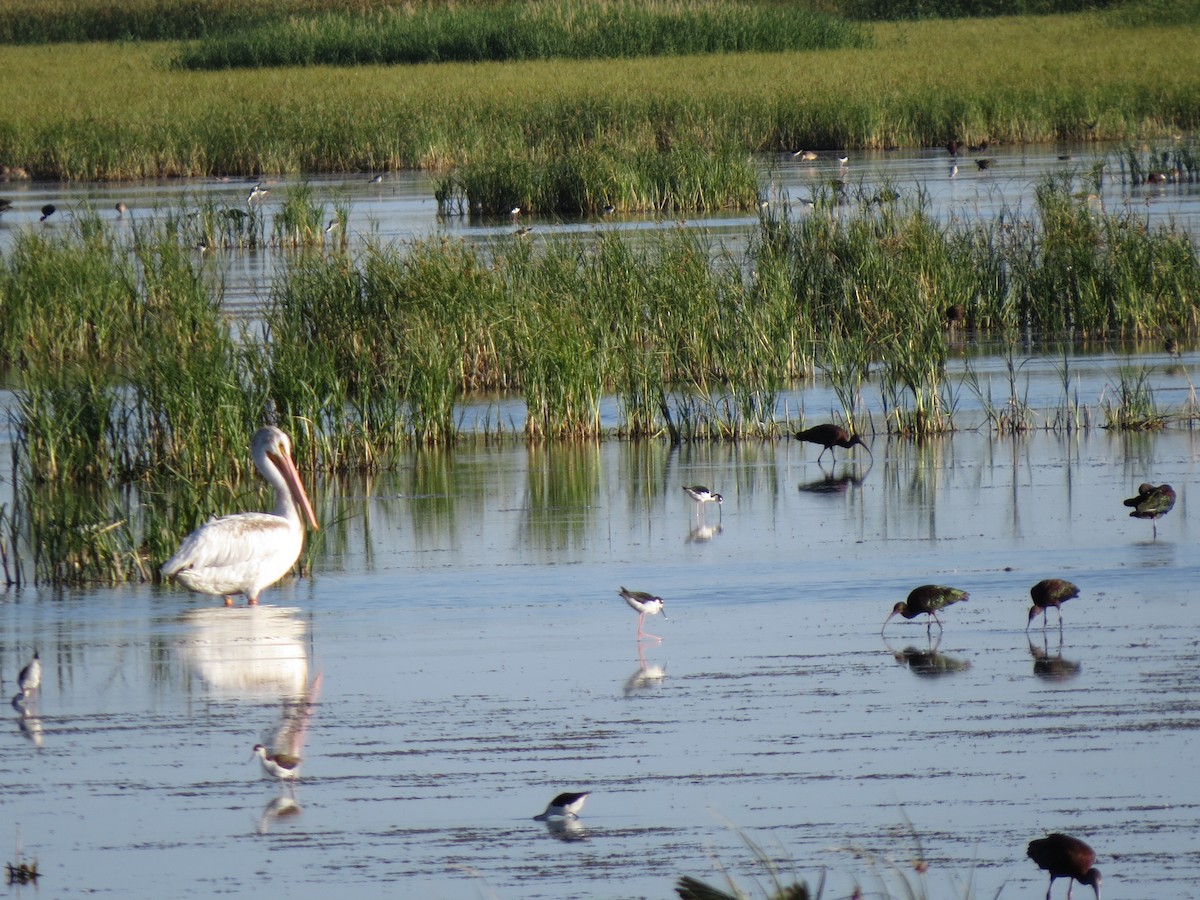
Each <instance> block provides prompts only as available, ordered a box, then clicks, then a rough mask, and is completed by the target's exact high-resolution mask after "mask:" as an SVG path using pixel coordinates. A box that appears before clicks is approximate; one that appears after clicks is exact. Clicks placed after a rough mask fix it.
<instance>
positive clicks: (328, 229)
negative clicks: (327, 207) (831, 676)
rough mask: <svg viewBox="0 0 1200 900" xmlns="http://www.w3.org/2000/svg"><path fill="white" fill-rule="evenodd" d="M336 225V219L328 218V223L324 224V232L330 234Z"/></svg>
mask: <svg viewBox="0 0 1200 900" xmlns="http://www.w3.org/2000/svg"><path fill="white" fill-rule="evenodd" d="M337 227H338V220H337V219H330V220H329V224H328V225H326V226H325V233H326V234H331V233H332V232H333V231H334V230H335V229H336V228H337Z"/></svg>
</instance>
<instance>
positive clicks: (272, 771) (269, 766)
mask: <svg viewBox="0 0 1200 900" xmlns="http://www.w3.org/2000/svg"><path fill="white" fill-rule="evenodd" d="M254 755H255V756H257V757H258V761H259V762H260V763H262V767H263V771H264V772H266V773H267V774H268V775H270V776H271V777H272V778H278V779H279V780H280V781H291V782H295V780H296V779H297V778H299V777H300V757H298V756H289V755H288V754H287V753H271V752H270V751H268V750H267V748H266V747H264V746H263V745H262V744H255V745H254Z"/></svg>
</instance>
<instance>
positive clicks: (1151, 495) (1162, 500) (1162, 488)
mask: <svg viewBox="0 0 1200 900" xmlns="http://www.w3.org/2000/svg"><path fill="white" fill-rule="evenodd" d="M1125 505H1126V506H1132V507H1133V512H1131V513H1130V514H1129V515H1131V516H1132V517H1133V518H1135V519H1149V520H1150V524H1151V525H1152V526H1153V528H1154V537H1155V538H1157V537H1158V523H1157V522H1156V521H1155V520H1156V519H1161V518H1162V517H1163V516H1165V515H1166V514H1167V513H1169V512H1170V511H1171V510H1172V509H1173V508H1174V507H1175V489H1174V488H1173V487H1171V486H1170V485H1169V484H1159V485H1153V484H1150V483H1148V482H1143V483H1142V484H1140V485H1138V493H1137V496H1136V497H1130V498H1129V499H1128V500H1126V501H1125Z"/></svg>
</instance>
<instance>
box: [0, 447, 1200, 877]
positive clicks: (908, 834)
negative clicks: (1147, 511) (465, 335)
mask: <svg viewBox="0 0 1200 900" xmlns="http://www.w3.org/2000/svg"><path fill="white" fill-rule="evenodd" d="M872 448H873V450H874V463H873V464H869V462H870V461H869V459H868V458H867V457H865V456H863V457H862V458H861V460H854V459H852V458H851V457H849V456H848V455H847V456H846V462H842V459H841V456H839V462H838V464H837V466H836V467H833V466H830V465H829V461H828V455H827V456H826V460H825V463H826V464H825V466H824V468H822V467H820V466H818V465H817V464H816V463H815V462H814V460H815V458H816V454H817V450H816V449H815V448H813V447H811V446H808V445H803V446H802V445H799V444H797V443H795V442H786V443H785V442H778V443H771V442H766V443H749V442H747V443H744V444H741V445H738V446H720V445H719V446H702V447H688V448H683V449H682V450H677V451H672V450H671V449H670V448H669V447H667V446H665V445H652V446H630V445H627V444H622V443H616V442H611V443H604V444H600V445H598V446H589V447H585V448H576V449H570V448H555V449H552V450H549V451H543V450H529V449H527V448H525V447H514V448H510V449H503V448H497V449H491V450H472V451H461V452H458V453H453V454H447V455H444V456H435V457H421V458H419V459H418V458H414V459H413V460H412V462H411V465H408V466H405V467H404V468H402V469H401V470H400V471H399V472H397V473H395V474H394V475H389V476H387V477H380V478H376V479H369V480H359V481H353V482H337V483H326V484H320V485H316V486H315V488H316V490H315V494H316V496H317V500H318V508H319V510H320V517H321V520H322V522H323V523H324V528H323V530H322V531H321V532H320V534H319V536H318V538H317V541H316V543H315V547H314V550H315V552H314V557H313V560H314V563H313V569H314V571H313V574H312V576H311V577H310V578H305V579H290V580H288V581H286V582H284V583H283V584H281V585H280V586H278V587H276V588H274V589H271V590H269V591H268V592H267V593H266V594H264V605H263V606H262V607H260V608H258V609H245V608H236V609H224V608H219V607H217V606H216V605H215V604H214V603H212V602H211V600H210V599H209V598H202V597H198V596H194V595H189V594H187V593H185V592H183V591H179V590H174V589H169V588H163V589H157V588H152V587H127V588H119V589H107V588H102V589H95V590H89V591H84V592H79V593H70V594H65V595H52V594H49V593H44V592H41V593H39V592H36V591H27V592H22V593H20V594H12V593H10V594H8V595H5V596H4V597H3V600H2V601H0V675H2V676H3V678H4V690H5V691H6V692H8V694H11V693H12V691H13V690H14V689H15V688H14V679H15V676H16V671H17V669H18V668H19V666H20V665H22V664H23V663H24V662H25V661H26V659H27V658H28V655H29V653H30V652H31V651H32V648H34V647H38V648H40V650H41V655H42V659H43V663H44V666H45V676H44V683H43V687H42V691H41V696H40V697H39V698H37V700H36V701H35V702H34V703H33V705H32V708H31V710H30V711H29V713H28V714H27V715H26V716H24V717H21V716H19V715H18V713H17V711H16V710H14V709H11V708H9V707H5V709H6V710H7V712H6V714H5V719H6V720H7V725H5V726H3V729H2V730H0V820H3V821H4V822H5V823H7V825H6V828H7V834H6V836H5V840H6V841H7V842H8V843H7V846H9V847H12V846H13V844H12V841H13V838H14V836H15V834H14V833H15V832H16V830H17V828H18V827H19V833H20V840H21V842H22V844H23V846H24V850H25V853H26V855H27V856H34V855H36V856H37V858H38V860H39V863H40V867H41V869H42V871H43V872H44V875H43V876H42V880H41V885H40V889H39V890H38V891H37V893H38V895H40V896H53V897H72V896H80V895H83V894H85V893H89V894H90V893H95V894H99V895H101V896H104V895H108V896H120V897H131V896H136V897H163V896H204V897H208V896H213V895H216V894H223V895H233V896H250V895H257V896H264V895H265V896H290V897H299V898H309V897H312V898H325V897H329V896H330V895H331V893H332V892H334V891H339V890H340V891H343V892H344V894H345V895H347V896H363V897H366V896H379V895H383V894H388V895H391V896H412V897H432V898H476V897H485V898H493V897H495V898H543V897H544V898H551V897H553V898H558V897H564V896H572V897H597V898H633V897H648V898H667V897H670V896H672V895H673V894H672V884H673V882H674V880H675V879H676V878H677V877H678V876H680V875H683V874H690V875H693V876H696V877H701V878H704V879H706V880H709V881H710V882H712V883H716V884H720V883H721V875H720V872H721V870H722V869H724V870H728V871H729V872H730V873H732V874H733V875H734V877H735V878H736V879H737V880H738V881H739V882H740V883H741V884H742V885H743V887H747V888H749V887H752V886H753V885H754V882H755V879H756V878H758V879H760V880H761V878H762V876H763V874H764V869H763V866H762V865H761V864H760V863H758V862H756V861H755V859H754V856H753V853H752V852H751V851H750V850H749V849H748V848H747V846H746V844H745V843H744V841H743V839H742V837H741V836H740V835H739V832H738V830H737V829H738V828H741V829H744V830H745V833H746V835H747V836H748V837H749V838H751V839H752V840H754V841H755V842H757V843H758V845H760V846H761V847H762V848H763V849H764V850H765V851H766V852H767V853H768V854H770V855H771V856H772V857H773V858H775V859H776V860H778V861H779V865H780V867H781V869H782V871H783V873H784V874H785V875H786V876H787V877H789V878H790V877H792V876H799V877H803V878H806V879H808V880H809V881H810V883H813V882H815V880H816V879H817V878H818V877H819V874H820V873H821V872H822V871H824V872H825V873H826V876H827V878H828V884H827V887H826V894H825V896H826V897H827V898H828V897H833V898H841V897H846V896H848V895H849V894H850V892H851V890H852V889H853V887H854V885H855V884H856V883H857V884H861V885H862V886H863V887H864V888H865V889H866V890H867V891H868V894H871V893H874V895H875V896H879V892H880V891H886V892H887V893H890V895H891V896H894V897H899V896H904V895H905V889H904V887H903V886H902V884H901V882H900V880H899V879H900V877H901V873H903V874H904V876H905V877H907V878H908V879H909V880H910V881H912V882H913V883H914V884H915V883H917V882H918V881H919V880H920V878H921V876H917V875H916V874H915V873H914V872H913V870H912V868H911V861H912V860H913V859H914V858H915V857H916V856H917V855H918V854H919V853H923V854H924V856H925V858H926V859H927V860H928V861H929V862H930V869H929V871H928V873H927V874H926V875H925V876H923V878H924V881H925V884H926V885H927V887H928V891H929V896H931V897H962V896H964V895H965V893H966V888H965V885H966V884H967V883H968V882H971V883H972V884H973V886H974V892H975V893H974V896H978V897H993V896H995V895H996V894H997V893H999V894H1000V896H1002V897H1011V898H1016V897H1041V896H1043V895H1044V891H1045V884H1046V881H1045V879H1044V877H1043V876H1042V874H1041V873H1040V872H1038V871H1037V870H1036V868H1035V867H1034V866H1033V864H1032V863H1031V862H1030V861H1029V860H1027V859H1025V858H1024V848H1025V844H1026V843H1027V842H1028V841H1029V840H1030V839H1031V838H1033V837H1037V836H1039V835H1040V834H1042V833H1043V832H1044V831H1045V830H1064V831H1068V832H1071V833H1075V834H1078V835H1080V836H1083V837H1085V838H1086V839H1088V840H1089V842H1090V843H1091V844H1092V846H1093V847H1094V848H1095V849H1096V851H1097V853H1098V854H1099V856H1100V863H1099V865H1100V867H1101V868H1102V870H1103V871H1104V873H1105V896H1107V897H1119V898H1158V900H1162V898H1176V897H1177V898H1184V897H1192V896H1194V895H1195V887H1194V884H1195V875H1196V872H1197V871H1200V796H1198V795H1197V789H1196V786H1195V784H1196V782H1195V777H1194V773H1193V771H1192V770H1193V768H1194V765H1193V763H1194V760H1195V759H1196V757H1197V751H1198V749H1200V747H1198V744H1200V668H1198V667H1197V662H1196V660H1197V643H1198V641H1200V628H1198V625H1200V604H1197V603H1196V602H1195V596H1194V595H1195V590H1196V589H1195V585H1196V584H1197V579H1198V577H1200V572H1198V567H1200V566H1198V562H1197V557H1196V553H1195V549H1194V548H1195V544H1196V538H1197V534H1196V533H1195V532H1193V527H1194V526H1193V525H1192V518H1193V517H1192V516H1191V514H1190V499H1191V491H1190V484H1191V482H1192V481H1193V480H1195V478H1196V475H1197V469H1198V468H1200V434H1195V433H1192V432H1189V431H1184V430H1172V431H1168V432H1166V433H1163V434H1158V435H1117V434H1109V433H1105V432H1102V431H1099V430H1094V431H1090V432H1087V433H1085V434H1082V435H1073V436H1062V435H1055V434H1045V433H1038V434H1034V435H1032V436H1030V437H1026V438H1017V439H1012V440H1009V439H1002V440H993V439H992V438H991V437H990V436H988V435H986V434H975V433H971V432H964V433H959V434H957V435H955V436H953V438H948V439H944V440H933V441H929V442H926V443H923V444H920V445H916V444H912V443H907V442H905V443H894V442H889V441H887V440H886V439H884V438H882V437H880V438H877V439H875V440H874V442H873V445H872ZM1143 480H1151V481H1154V482H1162V481H1168V482H1171V483H1173V484H1174V485H1175V486H1176V488H1177V489H1178V492H1179V501H1178V503H1177V505H1176V507H1175V510H1174V511H1173V512H1172V513H1171V514H1170V515H1169V516H1168V517H1166V518H1165V519H1163V520H1161V521H1160V523H1159V529H1158V537H1157V540H1154V539H1152V536H1151V527H1150V525H1149V523H1146V522H1140V521H1137V520H1133V519H1130V518H1128V517H1127V516H1126V514H1125V513H1126V510H1125V509H1124V508H1123V507H1122V506H1121V500H1122V499H1123V498H1124V497H1126V496H1129V495H1130V494H1131V493H1132V488H1133V487H1134V486H1135V485H1136V484H1137V483H1139V482H1141V481H1143ZM694 482H701V483H706V484H709V485H711V486H713V487H714V488H715V489H717V490H719V491H721V492H722V493H723V494H724V495H725V497H726V501H725V504H724V508H723V509H722V510H720V511H718V510H716V509H714V508H709V509H708V510H707V511H706V513H705V516H704V518H703V519H702V520H698V519H697V518H696V515H695V513H694V512H693V508H692V504H691V501H689V500H688V499H687V498H686V496H685V495H684V494H683V492H682V491H681V490H680V486H681V485H683V484H689V483H694ZM1048 576H1062V577H1066V578H1069V579H1071V580H1072V581H1075V582H1076V583H1077V584H1078V585H1079V586H1080V588H1081V589H1082V596H1081V597H1080V598H1078V599H1076V600H1072V601H1070V602H1069V603H1068V604H1066V606H1065V610H1064V619H1065V627H1064V629H1063V631H1062V636H1061V639H1060V636H1059V631H1058V629H1057V627H1056V626H1052V627H1051V628H1050V629H1049V630H1047V631H1046V632H1045V633H1043V631H1042V629H1041V627H1040V625H1039V626H1037V627H1036V628H1035V629H1034V630H1033V631H1031V632H1030V633H1029V634H1028V635H1027V634H1026V633H1025V630H1024V629H1025V620H1026V610H1027V608H1028V590H1029V587H1030V585H1032V584H1033V583H1034V582H1035V581H1038V580H1039V579H1041V578H1044V577H1048ZM927 582H940V583H945V584H951V585H954V586H957V587H961V588H964V589H967V590H969V591H970V592H971V599H970V601H969V602H967V603H965V604H959V605H957V606H955V607H953V608H952V609H950V610H948V611H946V612H945V613H944V615H943V619H944V621H945V626H946V627H945V632H944V635H943V636H942V638H941V640H940V642H936V641H935V642H932V643H931V642H930V641H929V640H928V639H927V637H926V629H925V627H924V625H921V624H917V623H915V622H911V623H910V622H897V621H895V620H894V621H893V622H892V623H890V624H889V626H888V629H887V633H886V635H885V636H881V635H880V625H881V624H882V623H883V620H884V618H885V617H886V615H887V613H888V611H889V610H890V609H891V606H892V604H893V603H895V602H896V601H897V600H900V599H903V598H904V596H905V595H906V594H907V593H908V591H909V590H910V589H911V588H913V587H915V586H917V585H919V584H923V583H927ZM621 585H627V586H629V587H631V588H636V589H642V590H650V591H653V592H655V593H658V594H661V595H662V596H664V597H665V598H666V612H667V615H668V616H669V617H670V618H669V619H668V620H667V621H663V620H662V618H661V617H655V618H653V619H651V620H650V621H649V622H648V623H647V627H648V629H649V630H650V631H653V632H654V633H656V634H659V635H662V636H663V637H664V640H663V642H662V643H661V644H653V643H647V644H643V645H642V647H641V648H640V649H639V647H638V646H637V644H636V642H635V640H634V634H635V629H636V616H635V615H634V614H633V613H632V612H631V611H630V610H629V609H628V608H627V607H626V606H625V604H624V603H623V602H622V601H621V600H620V598H618V597H617V595H616V591H617V588H618V587H620V586H621ZM1051 621H1054V620H1053V619H1052V620H1051ZM935 635H936V628H935ZM284 735H291V736H293V737H294V738H296V739H298V740H301V741H302V747H301V752H302V755H303V756H304V763H303V777H302V778H301V781H300V784H299V785H298V786H297V787H296V790H295V795H294V800H293V798H292V796H291V795H290V794H289V793H288V792H286V791H284V792H283V793H282V794H281V792H280V790H279V789H278V787H277V786H276V785H275V784H273V783H269V782H268V781H266V780H264V779H263V777H262V773H261V770H260V769H259V766H258V764H257V762H254V761H251V758H250V751H251V747H252V746H253V745H254V744H255V743H256V742H260V741H266V742H275V741H279V740H282V739H283V736H284ZM562 790H591V791H593V792H594V794H593V796H592V797H591V798H590V800H589V801H588V804H587V806H586V808H585V809H584V812H583V818H582V819H581V820H580V823H579V826H580V827H579V828H578V829H566V830H562V829H560V830H558V831H555V830H553V829H549V828H547V826H546V825H544V824H542V823H539V822H534V821H531V819H530V817H531V816H533V815H534V814H535V813H538V812H540V811H541V810H542V808H543V807H544V805H545V803H546V802H547V800H549V799H550V797H552V796H553V795H554V794H555V793H557V792H559V791H562ZM909 822H911V830H910V828H909V826H908V824H907V823H909ZM918 845H919V847H918ZM5 858H6V860H7V859H9V858H11V857H10V856H8V855H6V857H5ZM893 866H894V867H896V868H893ZM1058 889H1059V891H1060V893H1061V892H1063V891H1065V888H1064V887H1063V886H1062V885H1061V884H1060V885H1059V886H1058ZM1080 889H1081V890H1083V891H1085V893H1087V889H1086V888H1080ZM11 892H12V893H18V891H17V890H16V889H12V891H11ZM20 893H28V894H30V895H32V894H33V893H34V891H33V890H31V889H24V890H23V891H21V892H20ZM1089 895H1090V894H1089Z"/></svg>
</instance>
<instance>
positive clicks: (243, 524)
mask: <svg viewBox="0 0 1200 900" xmlns="http://www.w3.org/2000/svg"><path fill="white" fill-rule="evenodd" d="M250 449H251V453H252V455H253V457H254V465H255V466H256V467H257V468H258V471H259V473H261V475H262V476H263V478H265V479H266V480H267V481H268V482H269V483H270V484H271V486H272V487H273V488H275V509H274V511H272V512H269V513H262V512H244V513H236V514H234V515H230V516H221V517H220V518H217V519H212V520H210V521H209V522H206V523H205V524H204V525H201V526H200V527H199V528H197V529H196V530H195V531H193V532H192V533H191V534H189V535H188V536H187V537H186V538H184V540H183V543H182V544H180V545H179V549H178V550H176V551H175V555H174V556H172V557H171V558H170V559H169V560H167V561H166V563H165V564H164V565H163V567H162V574H163V578H172V577H173V578H174V579H175V580H176V581H178V582H179V583H180V584H182V585H183V586H184V587H186V588H187V589H188V590H191V591H196V592H197V593H201V594H215V595H218V596H223V597H224V598H225V605H226V606H232V605H233V597H234V596H235V595H237V594H242V595H243V596H245V598H246V600H247V602H248V603H250V604H251V605H253V604H255V603H257V602H258V595H259V594H260V593H261V592H262V590H263V589H264V588H266V587H269V586H270V585H272V584H274V583H275V582H276V581H278V580H279V579H280V578H282V577H283V576H284V575H286V574H287V573H288V571H289V570H290V569H291V568H292V566H294V565H295V564H296V560H297V559H299V558H300V551H301V549H303V547H304V523H303V522H302V521H301V514H303V516H304V519H305V520H306V521H307V522H308V524H309V526H311V527H312V529H313V530H314V531H315V530H317V528H318V525H317V518H316V515H315V514H314V513H313V508H312V504H311V503H310V502H309V500H308V494H307V493H305V491H304V485H303V484H301V482H300V476H299V475H298V474H297V472H296V466H295V464H294V463H293V462H292V442H291V440H290V439H289V438H288V436H287V435H286V434H284V433H283V432H282V431H280V430H279V429H278V428H275V427H274V426H267V427H266V428H260V429H259V430H258V431H257V432H256V433H255V435H254V439H253V441H252V442H251V445H250Z"/></svg>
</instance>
